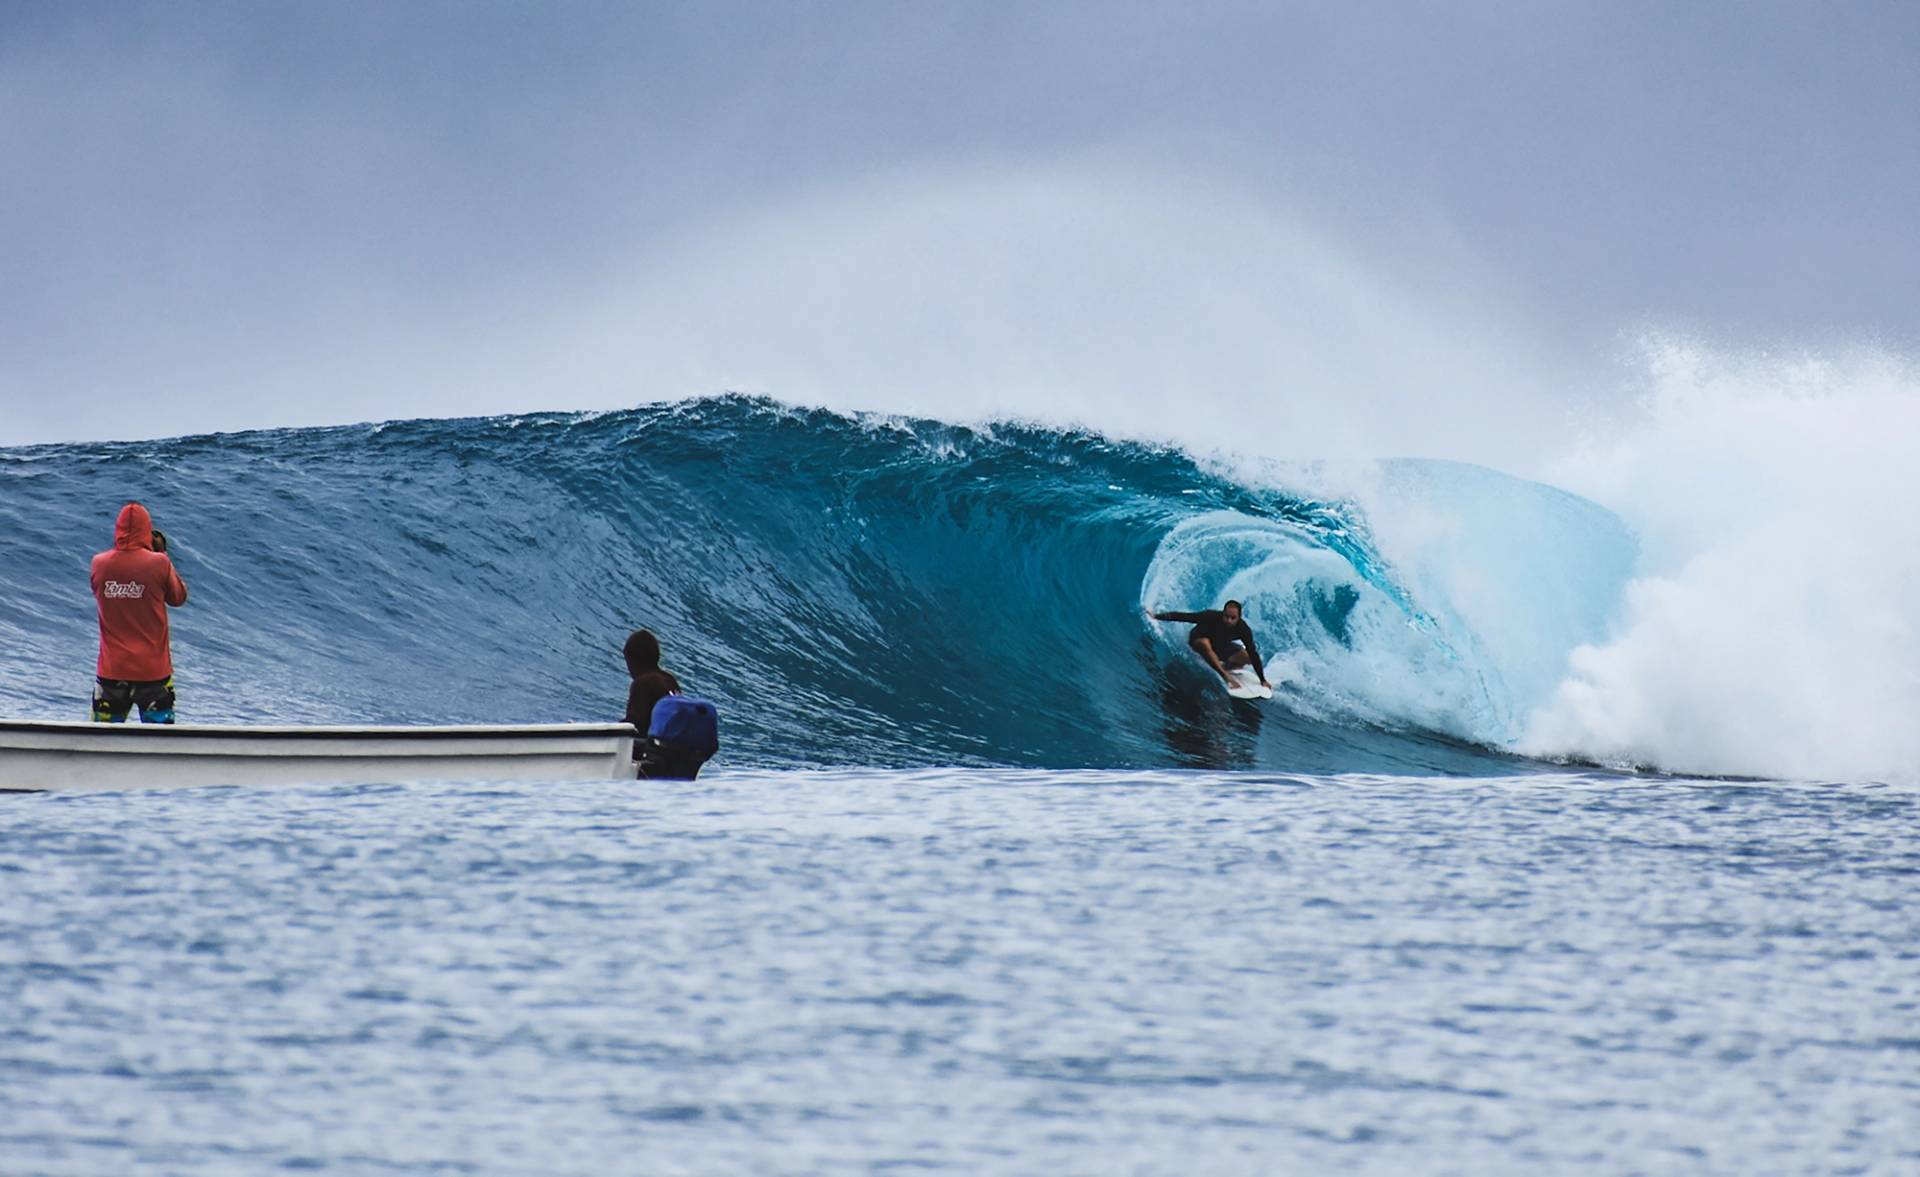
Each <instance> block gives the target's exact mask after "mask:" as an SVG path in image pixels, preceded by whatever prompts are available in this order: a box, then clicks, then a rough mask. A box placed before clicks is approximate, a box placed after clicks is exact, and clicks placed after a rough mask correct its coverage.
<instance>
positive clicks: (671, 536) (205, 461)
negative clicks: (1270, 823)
mask: <svg viewBox="0 0 1920 1177" xmlns="http://www.w3.org/2000/svg"><path fill="white" fill-rule="evenodd" d="M1324 477H1325V472H1320V471H1316V470H1315V469H1314V468H1312V467H1298V468H1294V469H1292V470H1290V471H1289V470H1279V469H1275V470H1273V471H1269V472H1267V473H1266V474H1264V475H1262V476H1259V477H1249V476H1247V475H1245V474H1242V475H1240V476H1237V477H1236V476H1230V475H1229V474H1228V473H1226V472H1224V471H1222V470H1219V469H1216V468H1213V467H1212V466H1209V465H1207V464H1203V463H1201V462H1198V461H1196V460H1195V459H1194V458H1193V457H1191V456H1189V455H1188V454H1186V453H1184V452H1183V451H1180V450H1178V449H1174V448H1170V447H1156V446H1150V445H1142V444H1137V443H1131V442H1116V441H1112V440H1110V439H1106V438H1103V437H1100V436H1098V435H1095V434H1090V433H1085V432H1075V431H1063V430H1055V429H1047V428H1041V427H1035V426H1016V425H1006V424H999V425H991V426H979V427H973V428H966V427H958V426H950V425H943V424H937V423H933V422H927V421H917V420H908V419H902V418H896V417H882V416H845V415H840V414H836V413H831V412H827V411H824V410H801V409H795V408H791V407H788V406H784V405H781V404H777V403H775V402H771V401H767V400H761V399H751V398H741V397H722V398H716V399H707V400H697V401H687V402H681V403H679V404H674V405H666V406H653V407H647V408H641V409H635V410H628V411H622V412H615V413H603V414H575V415H555V414H542V415H533V416H521V417H503V418H489V419H476V420H464V421H418V422H404V423H395V424H389V425H382V426H356V427H348V428H337V429H321V430H294V431H276V432H264V433H250V434H236V435H224V436H217V437H198V438H186V439H179V440H172V441H162V442H145V443H125V444H104V445H74V446H56V447H39V448H34V449H27V450H14V451H7V452H5V453H4V454H0V479H4V484H5V486H6V494H5V496H4V499H0V519H3V520H4V524H5V527H6V530H7V531H8V533H9V534H11V535H14V536H17V537H20V540H21V541H22V542H20V543H19V544H18V545H17V549H16V550H17V552H18V553H19V554H18V555H17V557H16V558H15V559H14V560H13V561H11V567H10V569H9V573H8V580H9V583H10V591H9V593H8V594H7V597H6V600H5V601H4V602H0V634H4V636H5V639H6V640H7V642H8V643H9V645H10V646H11V647H12V648H13V649H14V650H16V651H17V654H16V657H15V660H14V661H15V672H14V673H13V674H12V675H10V676H9V685H8V688H7V692H8V694H9V695H10V696H11V698H10V699H9V706H8V710H9V711H10V712H13V713H16V714H28V715H36V716H43V717H61V716H67V715H70V714H73V713H74V712H75V711H76V710H77V709H79V708H80V707H81V706H82V704H80V703H76V702H75V700H84V698H85V693H86V684H87V674H88V672H89V670H90V668H91V659H92V652H93V650H92V643H93V633H92V611H91V607H90V602H89V600H88V597H87V595H86V591H85V576H84V571H85V558H86V557H87V555H88V554H90V552H91V551H92V550H94V549H95V548H97V547H99V546H103V544H104V539H103V536H104V534H105V532H104V530H103V529H104V527H105V524H104V523H103V521H110V520H111V518H112V512H113V510H114V509H115V508H117V506H118V505H119V502H120V501H121V500H122V499H124V498H126V497H134V496H135V495H136V494H137V495H138V497H141V498H142V499H143V500H144V501H145V502H147V503H148V504H149V506H151V507H152V509H153V510H154V512H155V515H156V517H157V518H158V519H160V520H162V521H163V525H164V526H166V527H167V529H168V531H169V533H170V535H172V536H173V538H174V542H175V545H176V547H177V549H178V551H179V557H180V561H181V565H182V568H183V570H184V572H185V573H186V575H187V577H188V580H189V582H190V584H191V585H192V588H193V592H194V599H193V601H192V603H191V605H190V606H189V607H188V609H187V610H185V611H184V612H183V613H182V614H181V615H180V616H179V617H178V618H177V619H176V629H175V657H176V663H177V667H178V672H177V678H178V679H179V681H180V684H181V688H182V698H183V710H184V711H185V712H186V713H187V714H190V715H191V716H192V717H193V718H195V719H201V720H247V721H260V720H280V721H304V722H506V721H533V720H563V719H590V718H604V717H606V716H607V715H609V714H612V713H613V712H614V711H615V710H617V704H618V701H619V699H620V698H621V697H622V686H623V684H622V680H621V677H620V674H621V669H620V661H619V655H618V648H619V643H620V639H621V638H622V637H623V636H624V634H625V632H626V630H627V629H628V628H630V627H632V626H637V625H648V626H651V627H653V628H654V629H655V630H657V631H658V632H659V633H661V634H662V636H663V638H664V640H665V644H666V647H667V650H668V660H669V664H670V665H673V666H675V667H676V669H677V670H678V671H679V672H680V673H681V676H682V677H683V679H685V680H686V681H687V683H688V685H689V687H690V689H693V690H695V691H696V692H699V693H702V694H706V695H709V696H710V697H712V698H714V699H715V700H716V701H717V702H719V703H720V705H721V707H722V709H723V714H724V715H725V718H726V733H725V734H726V738H727V741H728V749H729V756H730V758H732V759H734V760H735V761H736V762H750V763H763V764H814V763H867V764H876V763H877V764H929V763H956V762H958V763H987V764H1014V765H1047V766H1060V765H1145V764H1173V765H1210V766H1221V767H1262V768H1269V769H1298V770H1314V771H1344V770H1352V771H1374V770H1389V771H1391V770H1407V771H1433V772H1485V771H1500V770H1501V767H1502V765H1503V764H1505V763H1507V760H1506V758H1505V757H1503V756H1502V755H1501V754H1500V753H1499V752H1497V751H1494V749H1498V748H1500V747H1503V746H1505V745H1506V744H1508V743H1509V742H1511V740H1512V739H1513V738H1514V737H1515V736H1516V735H1517V734H1518V730H1519V729H1518V724H1519V722H1520V720H1521V719H1522V718H1523V717H1524V716H1525V715H1526V714H1527V713H1528V712H1529V711H1530V710H1531V709H1532V708H1533V707H1535V706H1537V705H1538V704H1539V703H1540V702H1542V701H1544V700H1545V698H1546V697H1547V694H1548V692H1549V691H1550V690H1551V688H1552V687H1553V685H1554V683H1555V682H1556V681H1557V677H1558V676H1557V671H1558V668H1559V666H1560V665H1561V664H1563V663H1564V660H1565V657H1566V655H1567V653H1568V651H1570V650H1571V649H1573V648H1574V647H1575V646H1576V645H1578V644H1580V643H1582V642H1590V641H1594V640H1597V639H1599V638H1600V637H1601V636H1602V634H1603V632H1604V627H1605V624H1606V621H1607V615H1608V611H1609V610H1610V609H1611V607H1612V604H1613V602H1614V601H1615V600H1616V599H1617V597H1618V594H1619V591H1620V588H1621V585H1622V583H1623V582H1624V579H1625V577H1626V576H1627V575H1628V572H1629V570H1630V568H1631V562H1632V543H1631V540H1630V539H1629V538H1628V537H1627V535H1626V533H1625V530H1624V529H1623V528H1622V527H1621V526H1620V525H1619V524H1618V523H1617V522H1616V521H1614V520H1613V519H1612V517H1611V516H1609V515H1608V514H1607V513H1606V512H1604V511H1601V510H1599V509H1598V508H1596V507H1594V506H1592V505H1591V504H1589V503H1585V502H1583V501H1581V500H1578V499H1575V498H1573V497H1572V496H1569V495H1566V494H1564V493H1561V492H1558V491H1555V490H1552V489H1551V488H1547V487H1542V486H1539V485H1537V484H1533V483H1527V482H1523V481H1520V480H1516V479H1511V478H1507V477H1505V476H1502V475H1498V474H1494V473H1492V472H1490V471H1486V470H1483V469H1480V468H1477V467H1470V466H1462V465H1458V464H1453V463H1433V462H1393V463H1384V464H1381V465H1380V466H1379V467H1377V468H1376V469H1375V470H1374V471H1373V472H1372V473H1371V474H1370V475H1369V477H1368V479H1367V486H1366V488H1365V491H1364V494H1363V495H1362V498H1363V499H1364V500H1366V506H1365V507H1364V508H1363V507H1362V506H1361V505H1360V501H1359V500H1356V499H1352V498H1336V497H1333V496H1329V495H1323V494H1321V493H1319V492H1318V491H1317V490H1316V489H1315V487H1314V485H1313V484H1314V482H1315V480H1316V479H1321V480H1324ZM1347 481H1348V482H1351V479H1350V478H1348V479H1347ZM1383 520H1385V521H1387V522H1389V523H1390V524H1392V526H1390V527H1388V528H1386V529H1385V530H1384V532H1383V530H1382V528H1381V527H1380V526H1379V524H1380V522H1381V521H1383ZM1416 525H1417V527H1418V528H1420V529H1424V530H1425V531H1426V533H1427V539H1428V541H1430V542H1417V541H1414V540H1410V539H1409V538H1408V537H1407V536H1406V535H1404V534H1403V535H1399V536H1397V537H1396V538H1395V539H1394V544H1395V546H1396V549H1397V550H1396V551H1395V552H1394V553H1391V554H1390V553H1389V552H1387V551H1385V550H1383V549H1382V547H1381V546H1380V537H1381V535H1382V534H1392V533H1393V532H1395V531H1396V530H1399V531H1402V532H1404V531H1406V529H1407V528H1408V527H1409V526H1416ZM1436 529H1437V530H1436ZM1489 560H1499V561H1500V562H1499V563H1497V564H1491V565H1490V564H1489V563H1488V561H1489ZM1226 594H1232V595H1237V596H1240V597H1241V598H1243V599H1244V600H1246V602H1247V603H1248V606H1249V609H1250V612H1251V616H1252V619H1253V620H1254V622H1255V624H1256V626H1257V627H1258V629H1257V632H1258V633H1259V634H1260V636H1261V638H1262V640H1263V643H1264V644H1265V646H1266V648H1267V649H1268V651H1269V653H1270V655H1271V659H1272V661H1273V663H1274V664H1275V669H1276V672H1278V673H1277V674H1276V678H1278V677H1279V674H1284V675H1285V676H1286V678H1287V683H1288V684H1289V685H1283V687H1282V692H1281V698H1280V699H1279V700H1277V702H1276V704H1275V705H1270V706H1269V707H1267V708H1266V709H1264V710H1262V711H1251V710H1249V709H1246V708H1242V707H1236V706H1235V705H1232V704H1230V703H1229V702H1228V701H1227V700H1226V699H1225V698H1224V697H1222V696H1220V695H1218V693H1217V692H1216V691H1214V690H1213V689H1212V688H1211V687H1210V686H1209V685H1208V683H1207V680H1206V679H1205V677H1204V676H1203V675H1202V673H1201V672H1200V669H1199V667H1198V666H1197V664H1196V663H1194V662H1193V660H1192V659H1191V657H1190V656H1189V655H1188V654H1186V652H1185V651H1184V648H1183V646H1182V644H1181V642H1180V640H1179V638H1180V635H1179V634H1178V633H1176V632H1174V631H1173V627H1164V626H1160V625H1158V624H1156V623H1153V622H1151V621H1150V620H1148V618H1147V613H1148V612H1149V611H1152V610H1160V609H1169V608H1199V607H1209V606H1212V605H1216V604H1218V598H1220V597H1221V596H1223V595H1226Z"/></svg>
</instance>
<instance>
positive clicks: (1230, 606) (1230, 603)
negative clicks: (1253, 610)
mask: <svg viewBox="0 0 1920 1177" xmlns="http://www.w3.org/2000/svg"><path fill="white" fill-rule="evenodd" d="M1229 609H1238V610H1240V612H1242V613H1245V612H1246V611H1247V607H1246V606H1245V605H1242V604H1241V603H1240V602H1238V601H1228V602H1227V603H1226V604H1224V605H1222V606H1220V611H1221V612H1222V613H1225V612H1226V611H1227V610H1229Z"/></svg>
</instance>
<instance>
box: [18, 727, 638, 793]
mask: <svg viewBox="0 0 1920 1177" xmlns="http://www.w3.org/2000/svg"><path fill="white" fill-rule="evenodd" d="M633 736H634V732H633V728H631V727H629V726H628V725H626V724H624V723H614V724H581V723H566V724H513V725H498V726H491V725H489V726H482V725H472V726H457V727H244V726H232V727H229V726H221V725H213V724H172V725H161V724H132V723H129V724H99V723H70V722H19V721H11V722H0V790H7V791H26V792H42V791H60V792H67V791H105V790H120V789H144V788H167V787H178V786H184V785H285V784H305V783H328V784H378V783H385V782H390V781H580V780H615V779H621V778H627V779H631V778H632V777H633V775H634V768H633Z"/></svg>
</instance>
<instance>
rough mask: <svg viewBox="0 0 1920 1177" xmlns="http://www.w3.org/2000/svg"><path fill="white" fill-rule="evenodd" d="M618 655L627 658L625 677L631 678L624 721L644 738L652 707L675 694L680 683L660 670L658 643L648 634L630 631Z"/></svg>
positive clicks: (650, 720) (650, 719) (646, 632)
mask: <svg viewBox="0 0 1920 1177" xmlns="http://www.w3.org/2000/svg"><path fill="white" fill-rule="evenodd" d="M622 653H624V654H625V655H626V656H627V673H628V674H630V675H632V676H633V685H632V686H631V687H628V688H627V715H626V720H627V722H628V723H630V724H632V725H633V730H634V731H637V732H639V733H640V734H641V735H643V736H644V735H646V734H647V730H648V727H649V726H650V725H651V724H652V723H653V705H654V704H655V703H658V702H659V701H660V700H662V699H664V698H666V697H667V696H668V695H677V694H679V693H680V680H679V679H677V678H675V677H673V675H672V674H670V673H668V672H667V671H664V670H662V669H660V639H659V638H656V637H654V636H653V633H652V631H651V630H645V629H636V630H634V631H633V633H631V634H629V635H628V637H627V644H626V647H625V648H624V649H623V651H622Z"/></svg>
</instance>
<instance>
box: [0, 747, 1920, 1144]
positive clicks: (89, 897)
mask: <svg viewBox="0 0 1920 1177" xmlns="http://www.w3.org/2000/svg"><path fill="white" fill-rule="evenodd" d="M1916 822H1920V798H1917V797H1916V796H1915V795H1914V794H1913V793H1911V792H1901V791H1895V790H1889V789H1879V788H1834V787H1824V786H1813V785H1785V784H1778V783H1759V782H1751V783H1732V782H1721V781H1675V780H1650V779H1636V778H1633V777H1628V776H1611V775H1598V774H1586V775H1573V774H1560V775H1554V774H1548V773H1539V774H1532V775H1525V776H1505V777H1495V778H1479V779H1459V778H1434V777H1396V776H1361V775H1348V776H1339V777H1324V776H1323V777H1311V776H1288V775H1282V774H1273V773H1257V772H1249V773H1221V772H1209V771H1199V772H1179V771H1166V770H1151V771H1139V772H1131V773H1129V772H1112V771H1109V772H1074V771H1061V770H1004V769H1003V770H993V769H979V770H961V769H927V770H919V771H897V770H895V771H881V770H811V771H775V772H755V771H738V770H736V771H727V772H715V773H713V774H712V776H711V777H710V778H709V777H705V776H703V777H702V779H701V780H700V781H699V782H697V783H694V784H691V785H659V784H647V785H631V784H621V783H608V784H566V785H539V784H534V783H529V784H526V785H514V786H507V787H499V786H487V787H475V786H461V785H449V784H439V785H396V786H379V787H354V788H348V787H308V788H290V789H280V790H250V789H230V788H214V789H204V790H155V791H151V792H134V793H125V794H82V795H69V796H59V797H55V796H24V797H13V798H6V799H4V804H3V805H0V831H3V833H0V894H3V895H4V901H3V904H0V912H3V913H4V920H3V921H0V1110H3V1111H4V1114H3V1115H0V1157H4V1159H5V1161H4V1164H0V1170H3V1171H5V1172H7V1173H8V1174H16V1175H17V1174H38V1173H57V1174H107V1173H190V1174H256V1173H268V1172H336V1173H356V1174H357V1173H367V1174H384V1173H421V1174H442V1173H456V1174H466V1173H472V1174H508V1173H513V1174H521V1173H524V1174H580V1175H583V1177H584V1175H598V1174H606V1173H793V1174H803V1173H837V1172H845V1173H873V1172H899V1171H906V1172H919V1171H926V1172H942V1171H945V1172H1004V1173H1061V1172H1066V1173H1196V1172H1205V1173H1247V1174H1266V1173H1303V1174H1312V1173H1380V1174H1398V1173H1430V1174H1485V1173H1563V1172H1578V1173H1647V1174H1665V1173H1728V1174H1767V1173H1876V1174H1878V1173H1885V1174H1899V1173H1911V1172H1915V1171H1920V1133H1916V1131H1915V1128H1916V1125H1920V1118H1917V1117H1916V1113H1917V1112H1920V1033H1916V1027H1917V1026H1920V982H1917V981H1916V978H1917V977H1920V915H1916V912H1917V911H1920V907H1916V905H1915V904H1914V903H1913V892H1914V887H1915V884H1916V881H1917V880H1920V848H1916V845H1915V842H1914V838H1913V832H1914V830H1915V828H1916Z"/></svg>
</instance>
